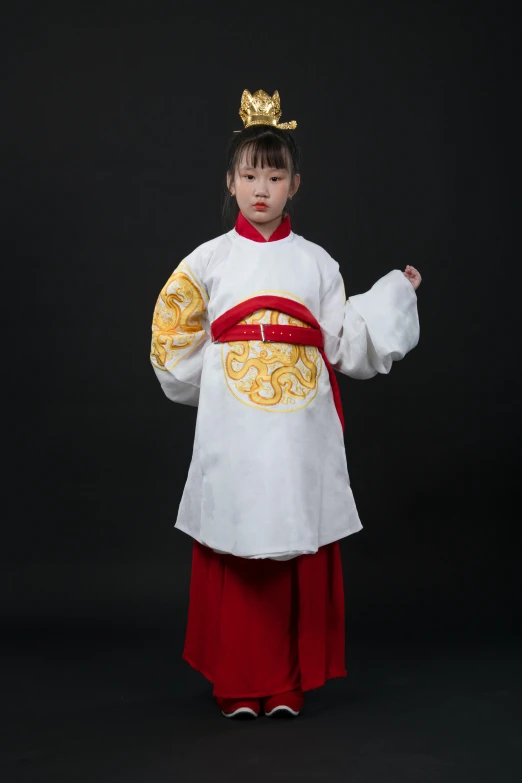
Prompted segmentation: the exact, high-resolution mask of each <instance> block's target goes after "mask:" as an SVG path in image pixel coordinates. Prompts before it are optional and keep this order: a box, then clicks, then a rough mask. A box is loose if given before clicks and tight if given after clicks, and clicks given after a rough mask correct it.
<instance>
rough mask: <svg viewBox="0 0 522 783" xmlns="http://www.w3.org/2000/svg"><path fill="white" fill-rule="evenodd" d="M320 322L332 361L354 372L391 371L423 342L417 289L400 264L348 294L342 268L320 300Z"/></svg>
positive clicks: (368, 375)
mask: <svg viewBox="0 0 522 783" xmlns="http://www.w3.org/2000/svg"><path fill="white" fill-rule="evenodd" d="M319 322H320V325H321V329H322V332H323V335H324V343H325V344H324V349H325V353H326V355H327V357H328V359H329V361H330V363H331V364H332V366H333V367H334V369H336V370H338V371H339V372H342V373H344V375H349V376H351V377H352V378H359V379H366V378H372V377H373V376H374V375H377V373H384V374H387V373H389V372H390V370H391V367H392V364H393V362H394V361H395V362H396V361H399V360H400V359H403V358H404V356H405V355H406V354H407V353H408V351H411V350H412V348H415V346H416V345H417V343H418V342H419V333H420V332H419V316H418V312H417V294H416V293H415V289H414V288H413V286H412V284H411V283H410V281H409V280H408V279H407V278H406V277H405V276H404V275H403V273H402V272H401V271H400V270H399V269H393V270H392V271H391V272H388V274H386V275H384V277H381V278H380V279H379V280H377V282H376V283H374V285H373V286H372V287H371V288H370V290H369V291H367V292H366V293H364V294H355V295H354V296H350V297H349V299H348V300H346V297H345V293H344V284H343V279H342V277H341V274H340V273H339V272H337V275H336V276H335V277H334V279H333V281H332V283H331V284H330V287H329V288H328V290H327V291H326V293H325V295H324V296H323V299H322V300H321V311H320V318H319Z"/></svg>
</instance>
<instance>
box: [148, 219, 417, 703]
mask: <svg viewBox="0 0 522 783" xmlns="http://www.w3.org/2000/svg"><path fill="white" fill-rule="evenodd" d="M418 339H419V320H418V314H417V296H416V293H415V290H414V288H413V286H412V284H411V282H410V281H409V280H408V279H407V278H406V277H405V276H404V274H403V273H402V272H401V271H400V270H399V269H394V270H392V271H390V272H389V273H388V274H386V275H384V277H382V278H381V279H380V280H378V281H377V282H376V283H375V284H374V285H373V286H372V288H371V289H370V290H369V291H367V292H366V293H363V294H358V295H352V296H350V298H349V299H348V300H346V297H345V292H344V285H343V280H342V277H341V274H340V271H339V265H338V264H337V262H336V261H334V260H333V259H332V258H331V257H330V255H329V254H328V253H327V252H326V251H325V250H323V248H321V247H319V246H318V245H316V244H314V243H313V242H310V241H308V240H306V239H304V237H302V236H299V235H297V234H295V233H294V232H293V231H292V229H291V224H290V218H289V217H288V216H286V217H285V218H284V219H283V221H282V223H281V225H280V226H279V227H278V228H277V229H276V231H275V232H274V233H273V234H272V236H271V237H270V239H269V240H268V241H266V240H265V239H264V237H263V236H262V235H261V234H260V233H259V232H258V231H257V229H255V228H254V227H253V225H252V224H251V223H250V222H249V221H248V220H246V219H245V218H244V217H243V215H242V214H241V213H240V214H239V217H238V219H237V223H236V225H235V228H233V229H232V230H231V231H228V232H227V233H225V234H223V235H221V236H219V237H216V238H215V239H212V240H211V241H209V242H205V243H204V244H202V245H200V246H199V247H197V248H196V249H195V250H194V251H193V252H192V253H190V255H188V256H187V257H186V258H185V259H184V260H183V261H182V262H181V263H180V264H179V266H178V267H177V269H175V270H174V272H173V274H172V276H171V277H170V278H169V280H168V281H167V283H166V284H165V286H164V288H163V289H162V291H161V293H160V295H159V298H158V300H157V304H156V308H155V312H154V320H153V324H152V351H151V361H152V365H153V368H154V372H155V373H156V376H157V378H158V380H159V382H160V384H161V386H162V388H163V391H164V392H165V394H166V395H167V397H169V398H170V399H171V400H173V401H175V402H180V403H184V404H187V405H197V406H198V414H197V422H196V431H195V440H194V448H193V454H192V461H191V464H190V468H189V472H188V478H187V481H186V485H185V489H184V492H183V496H182V498H181V502H180V505H179V510H178V515H177V521H176V524H175V527H177V528H178V529H179V530H182V531H183V532H185V533H187V534H188V535H189V536H191V537H192V538H193V539H194V544H193V559H192V574H191V584H190V603H189V610H188V623H187V631H186V638H185V646H184V651H183V657H184V659H185V660H186V661H187V662H188V663H189V664H191V665H192V666H193V667H194V668H195V669H197V670H198V671H200V672H202V673H203V674H204V675H205V676H206V677H207V678H208V679H209V680H210V681H211V682H212V683H213V685H214V689H213V692H214V695H216V696H221V697H241V696H243V697H246V696H251V697H259V696H266V695H268V694H277V693H280V692H283V691H289V690H292V689H293V688H296V687H300V688H301V689H302V691H306V690H310V689H313V688H317V687H319V686H320V685H322V684H324V682H325V681H326V680H328V679H330V678H333V677H343V676H345V675H346V669H345V661H344V592H343V578H342V567H341V557H340V549H339V543H338V542H339V540H340V539H341V538H344V537H346V536H349V535H351V534H352V533H355V532H357V531H358V530H360V529H361V527H362V525H361V521H360V519H359V515H358V513H357V508H356V504H355V501H354V498H353V495H352V490H351V487H350V481H349V476H348V470H347V465H346V455H345V448H344V439H343V422H342V411H341V407H340V397H339V393H338V388H337V383H336V380H335V373H334V370H338V371H339V372H342V373H344V374H345V375H349V376H351V377H352V378H358V379H368V378H371V377H373V376H375V375H377V374H378V373H384V374H386V373H389V371H390V369H391V366H392V363H393V362H394V361H398V360H400V359H402V358H403V357H404V356H405V354H406V353H407V352H408V351H410V350H411V349H412V348H414V347H415V345H416V344H417V342H418Z"/></svg>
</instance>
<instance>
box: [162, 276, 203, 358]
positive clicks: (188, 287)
mask: <svg viewBox="0 0 522 783" xmlns="http://www.w3.org/2000/svg"><path fill="white" fill-rule="evenodd" d="M205 320H206V296H205V295H204V293H203V291H202V289H201V287H200V286H199V284H198V282H197V280H196V279H195V278H194V276H193V274H192V272H191V270H190V268H189V266H188V264H187V263H186V262H185V261H182V262H181V264H179V266H178V267H177V268H176V269H175V270H174V272H173V273H172V275H171V276H170V278H169V279H168V280H167V282H166V284H165V286H164V287H163V289H162V290H161V293H160V295H159V297H158V300H157V302H156V307H155V308H154V316H153V320H152V342H151V352H150V359H151V362H152V364H153V365H154V366H155V367H157V368H158V369H159V370H167V369H169V368H171V367H174V365H175V364H177V363H178V362H179V361H180V360H181V359H183V358H184V357H185V356H186V355H187V354H188V353H190V351H192V350H193V348H195V347H196V345H197V344H198V343H199V342H200V340H201V339H202V338H203V337H204V335H205V329H204V322H205Z"/></svg>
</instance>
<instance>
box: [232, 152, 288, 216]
mask: <svg viewBox="0 0 522 783" xmlns="http://www.w3.org/2000/svg"><path fill="white" fill-rule="evenodd" d="M228 187H229V190H230V192H231V193H232V195H235V197H236V199H237V205H238V207H239V209H240V211H241V212H242V213H243V215H244V216H245V217H246V218H247V219H248V220H250V221H251V222H252V223H270V221H272V220H275V219H276V218H279V217H280V216H281V214H282V212H283V210H284V208H285V204H286V202H287V200H288V199H289V198H290V197H291V196H293V195H294V193H296V191H297V188H298V187H299V174H296V175H295V177H294V179H293V180H292V178H291V175H290V172H289V170H288V169H286V168H284V169H272V168H262V167H261V166H259V165H257V166H256V167H255V168H254V167H253V164H252V161H251V160H249V158H248V153H245V154H244V155H243V157H242V158H241V160H240V161H239V165H238V167H237V169H236V171H235V174H234V178H233V179H232V178H231V177H230V176H229V177H228Z"/></svg>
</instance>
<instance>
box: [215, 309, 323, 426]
mask: <svg viewBox="0 0 522 783" xmlns="http://www.w3.org/2000/svg"><path fill="white" fill-rule="evenodd" d="M240 323H241V324H285V325H286V324H288V325H291V326H303V327H308V325H307V324H305V323H303V321H300V320H299V319H298V318H292V317H290V316H288V315H285V314H284V313H280V312H278V311H277V310H257V311H256V312H255V313H252V315H249V316H248V318H245V319H244V320H243V321H241V322H240ZM308 328H309V327H308ZM221 355H222V360H223V368H224V371H225V378H226V381H227V385H228V388H229V389H230V391H231V392H232V394H233V395H234V396H235V397H237V399H238V400H240V401H241V402H244V403H245V404H246V405H251V406H252V407H254V408H260V409H262V410H266V411H277V412H292V411H296V410H300V409H301V408H304V407H306V406H307V405H309V404H310V402H311V401H312V400H313V399H314V397H315V395H316V394H317V382H318V379H319V376H320V374H321V369H322V361H321V355H320V353H319V351H318V349H317V348H316V347H314V346H311V345H292V344H290V343H276V342H259V341H257V340H248V341H247V340H245V341H240V342H231V343H223V348H222V354H221Z"/></svg>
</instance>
